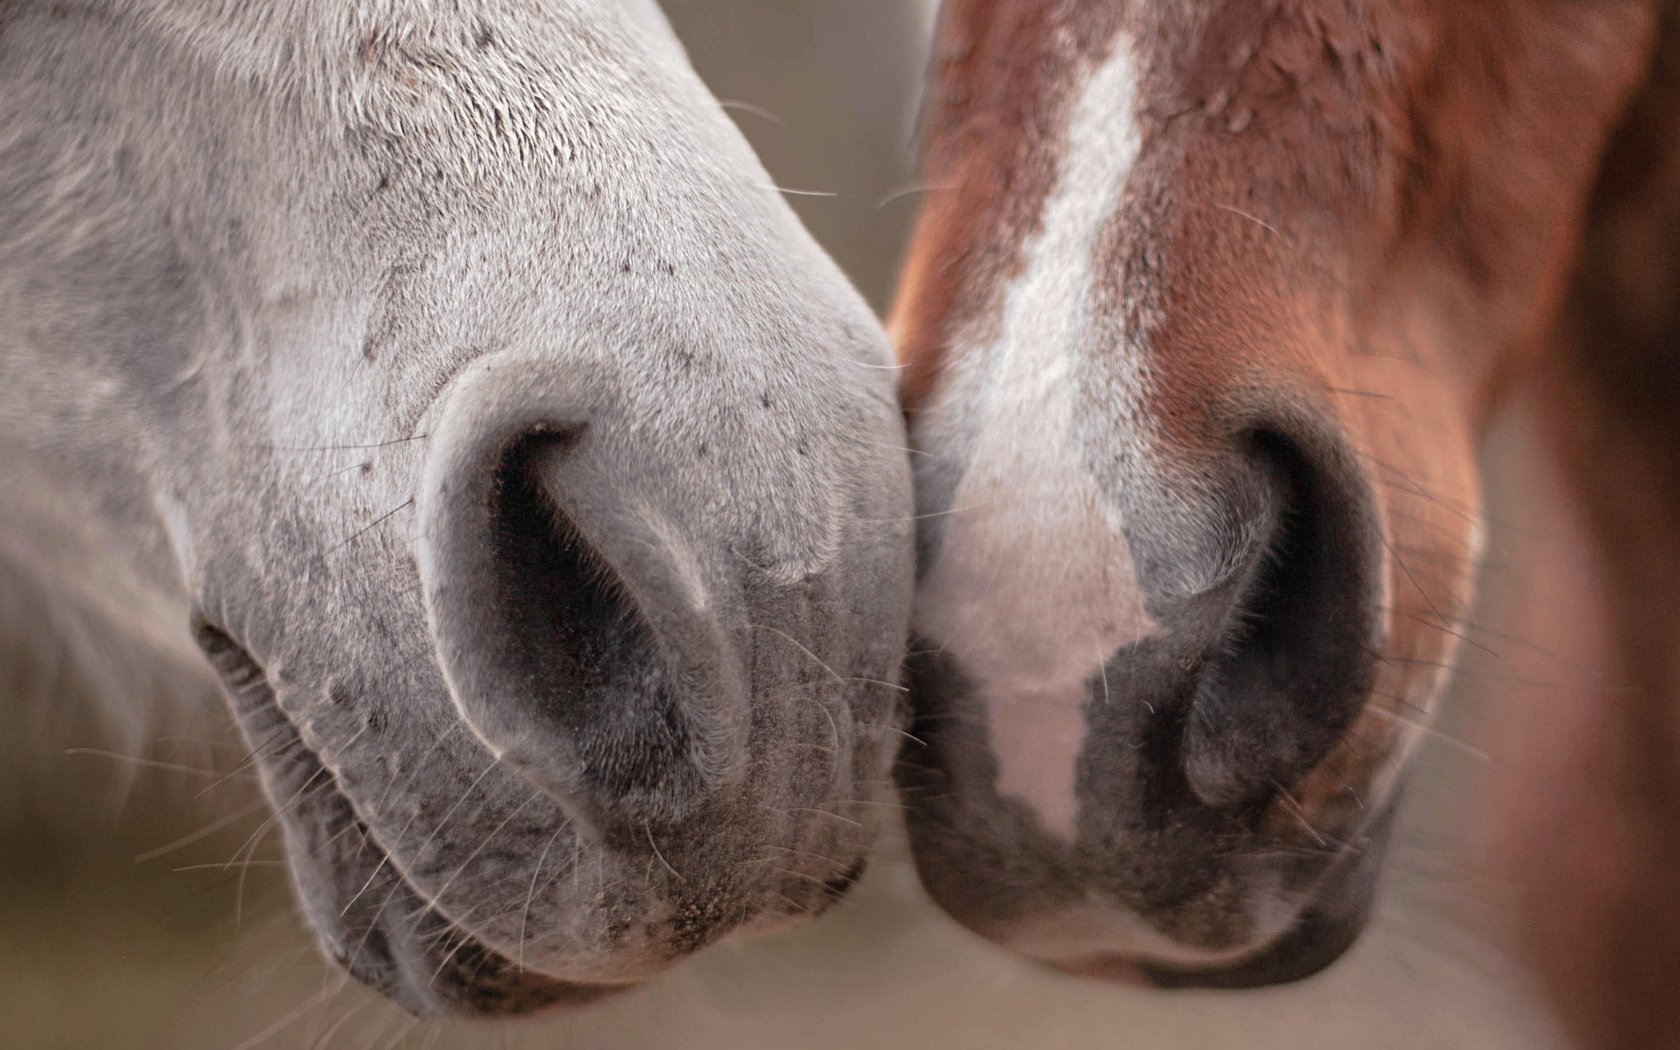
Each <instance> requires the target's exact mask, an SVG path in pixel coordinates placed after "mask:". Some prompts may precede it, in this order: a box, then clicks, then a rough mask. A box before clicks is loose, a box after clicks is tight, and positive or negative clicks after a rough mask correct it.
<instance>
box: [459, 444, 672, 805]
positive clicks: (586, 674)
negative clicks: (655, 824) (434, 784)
mask: <svg viewBox="0 0 1680 1050" xmlns="http://www.w3.org/2000/svg"><path fill="white" fill-rule="evenodd" d="M576 440H578V438H577V435H575V434H538V435H535V436H532V437H528V438H526V439H524V440H523V441H520V442H518V443H517V444H515V445H514V446H513V447H512V448H511V449H510V450H509V451H508V453H507V454H506V455H505V457H504V458H503V460H502V462H501V463H500V464H499V466H498V467H497V468H496V473H495V481H494V487H493V490H492V501H493V503H492V506H491V508H490V510H491V513H490V519H489V522H488V528H489V535H488V536H486V537H484V540H485V541H486V542H487V543H488V545H489V553H490V558H489V561H488V567H489V570H490V573H491V583H492V588H491V590H490V591H489V593H488V596H489V597H490V601H489V602H488V603H487V604H486V605H485V606H484V607H483V608H482V609H481V610H479V615H480V616H481V617H482V627H483V628H484V629H485V633H486V636H487V637H485V638H484V639H483V640H482V641H483V643H484V644H486V645H489V646H492V647H494V648H495V649H497V650H499V656H498V663H499V665H500V667H499V669H500V671H501V672H502V673H503V674H504V675H509V676H511V678H510V679H508V680H505V681H503V682H502V683H499V684H500V685H501V689H502V690H507V689H508V687H509V686H514V685H515V684H517V686H518V687H519V688H518V691H517V693H514V694H511V695H510V694H509V693H508V692H505V691H500V692H498V693H497V694H495V695H493V696H491V697H486V698H485V702H486V703H487V704H496V705H497V706H498V708H499V710H497V711H496V712H495V713H494V714H491V715H490V716H489V717H487V718H485V719H484V720H485V721H486V722H487V723H489V722H497V723H503V724H506V725H507V726H508V728H509V730H511V731H510V732H508V733H507V734H506V737H507V740H508V743H507V744H506V746H507V747H508V749H509V750H508V751H505V752H504V755H503V757H504V758H506V759H508V760H510V761H513V762H515V763H516V764H518V765H521V766H522V767H524V769H525V771H526V772H527V773H528V774H529V775H532V776H533V777H534V778H535V779H537V780H538V781H539V782H542V783H544V784H545V785H546V786H549V787H551V788H554V789H555V790H557V791H558V792H561V793H564V794H568V795H573V796H580V795H586V796H597V795H598V796H601V797H602V798H604V799H605V798H610V799H615V800H629V799H632V798H639V797H640V798H646V797H648V796H650V795H653V794H658V793H660V792H661V791H663V792H664V794H665V795H666V798H665V799H664V800H663V801H664V802H665V803H671V802H674V801H675V799H674V797H673V789H674V788H675V787H676V785H674V784H670V783H666V781H667V780H668V779H669V778H670V777H671V776H672V774H673V773H675V774H677V775H678V777H679V778H680V777H681V776H682V771H683V770H684V767H685V765H686V761H685V760H686V758H687V756H688V753H689V750H690V748H691V747H692V746H693V741H692V740H691V736H690V735H691V731H692V728H693V727H692V725H691V723H690V721H689V719H687V718H686V717H685V715H684V712H683V700H682V697H681V695H680V690H681V689H682V686H683V683H681V681H680V680H679V675H680V673H681V672H680V671H679V669H678V668H676V667H674V666H673V663H672V660H671V659H669V656H670V655H672V654H668V653H665V652H662V651H661V646H660V643H659V640H658V639H657V638H656V637H655V635H654V632H653V629H652V627H651V625H650V623H649V622H648V618H647V616H646V614H645V613H644V610H643V608H642V607H641V604H640V602H639V601H638V599H637V597H636V596H635V595H634V594H633V593H632V592H631V590H630V588H629V585H628V583H627V581H626V580H625V578H624V576H623V575H622V574H620V573H619V572H618V571H617V570H615V569H614V568H613V567H612V566H611V565H609V564H608V562H607V561H606V559H605V558H604V557H603V556H602V555H601V553H600V552H599V551H598V550H597V549H596V548H595V547H594V546H593V545H592V544H591V543H590V542H589V540H588V539H587V538H585V537H584V535H583V534H582V532H581V531H580V530H579V528H578V527H577V525H576V523H575V522H574V521H573V520H572V518H571V517H570V516H569V515H568V513H567V511H566V509H565V507H564V506H563V505H562V504H561V503H560V501H559V498H558V496H557V494H556V493H555V492H554V491H553V490H552V488H551V486H550V485H549V484H548V480H547V478H548V476H549V475H552V474H553V473H554V471H555V469H556V467H557V465H558V463H559V461H560V460H561V459H563V458H564V457H565V456H566V455H567V454H568V451H569V449H570V446H571V445H572V443H573V442H574V441H576ZM498 701H501V703H499V704H498ZM516 741H517V742H516ZM562 755H564V756H566V757H567V758H569V759H570V760H571V763H575V766H572V765H571V764H570V763H568V762H566V761H564V760H561V756H562ZM694 787H697V785H692V784H689V785H684V788H685V790H686V789H690V788H694Z"/></svg>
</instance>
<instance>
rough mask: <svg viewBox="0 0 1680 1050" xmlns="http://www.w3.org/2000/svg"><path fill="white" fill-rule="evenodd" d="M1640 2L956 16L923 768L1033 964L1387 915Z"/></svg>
mask: <svg viewBox="0 0 1680 1050" xmlns="http://www.w3.org/2000/svg"><path fill="white" fill-rule="evenodd" d="M1647 22H1648V19H1647V17H1646V16H1645V15H1644V14H1642V13H1641V12H1640V11H1639V9H1638V7H1637V6H1636V5H1619V6H1618V5H1594V6H1590V7H1589V6H1584V5H1549V4H1528V3H1515V2H1513V3H1501V4H1494V5H1485V6H1482V7H1477V8H1476V10H1474V11H1471V10H1469V9H1467V8H1464V7H1463V6H1462V5H1451V4H1432V3H1423V2H1416V3H1412V2H1399V0H1396V2H1390V3H1380V4H1368V5H1345V4H1339V3H1329V2H1324V3H1319V2H1302V3H1290V4H1270V5H1255V4H1226V3H1217V2H1198V3H1189V4H1176V5H1149V4H1123V3H1122V4H1110V3H1103V4H1099V3H1094V2H1079V0H1071V2H1050V0H1046V2H1043V3H1036V2H1035V3H1024V4H1018V5H993V4H984V3H978V2H975V3H963V2H956V3H953V4H950V5H948V7H947V8H946V12H945V16H944V23H943V25H942V28H941V41H940V44H939V45H938V46H939V48H940V55H939V58H938V59H937V61H936V67H935V74H934V75H935V83H934V87H933V95H932V103H931V106H930V109H929V111H928V113H927V114H926V116H925V121H926V124H927V127H928V132H929V135H928V140H927V143H926V150H927V152H926V157H925V165H926V172H925V174H926V181H927V183H928V184H929V185H930V186H931V187H932V189H931V190H930V193H929V198H928V203H927V204H926V206H925V211H924V213H923V215H922V217H921V219H920V224H919V226H918V228H917V232H916V235H915V238H914V240H913V243H912V248H911V254H910V260H909V264H908V266H907V269H906V273H905V275H904V279H903V283H902V285H901V289H900V299H899V302H898V304H897V307H896V310H895V315H894V319H893V322H892V325H891V327H892V328H893V330H894V335H895V337H896V338H897V339H898V341H899V344H900V351H901V356H902V358H903V361H904V365H905V369H906V374H905V384H906V385H905V395H906V401H907V407H908V408H909V410H910V413H911V416H910V418H911V429H912V443H913V447H914V449H915V450H916V452H917V453H918V454H917V455H916V457H915V461H914V465H915V470H916V473H917V486H918V489H917V491H918V504H919V505H918V508H917V509H918V521H919V523H920V526H919V527H920V543H919V546H920V557H921V564H920V570H919V583H918V591H917V598H916V607H915V612H914V617H913V631H914V635H915V638H916V640H915V641H913V643H912V651H913V653H915V654H917V655H914V656H913V657H912V661H911V670H910V682H911V685H912V689H913V702H914V705H915V708H916V711H917V715H916V722H915V727H914V733H915V736H916V737H917V738H918V740H920V741H922V742H923V743H922V746H920V747H918V746H911V747H909V748H907V749H906V752H905V754H904V755H903V757H902V759H901V761H900V765H899V768H898V778H899V781H900V784H901V786H902V788H903V790H904V792H905V795H906V799H905V800H906V802H907V804H908V806H909V813H910V817H909V824H910V830H911V835H912V842H913V846H914V849H915V854H916V860H917V863H918V867H919V869H920V872H921V875H922V879H923V882H924V884H925V885H926V886H927V888H928V889H929V891H930V892H931V893H932V895H933V896H934V898H935V899H936V900H938V901H939V902H940V903H941V904H942V905H943V906H944V907H945V908H946V909H947V910H949V911H950V912H951V913H952V914H953V915H954V916H956V917H957V918H958V919H960V920H961V921H963V922H964V923H966V924H968V925H969V926H971V927H972V928H974V929H976V930H978V931H979V932H981V933H983V934H985V935H986V936H988V937H991V938H993V939H995V940H997V941H999V942H1001V943H1003V944H1006V945H1008V946H1010V947H1012V948H1014V949H1016V950H1018V951H1020V952H1022V953H1024V954H1027V955H1030V956H1033V957H1035V958H1039V959H1042V960H1045V961H1048V962H1051V963H1054V964H1056V965H1059V966H1062V967H1065V968H1068V969H1071V970H1076V971H1079V972H1084V973H1091V974H1106V975H1114V976H1132V975H1134V974H1136V972H1137V968H1138V967H1139V965H1141V967H1142V969H1143V971H1144V972H1145V974H1146V975H1147V976H1149V977H1151V978H1153V979H1154V980H1155V981H1156V982H1157V983H1161V984H1167V985H1178V984H1190V985H1209V986H1243V985H1253V984H1263V983H1271V982H1277V981H1283V980H1289V979H1293V978H1297V977H1301V976H1305V975H1307V974H1310V973H1312V972H1314V971H1316V970H1317V969H1319V968H1321V967H1322V966H1324V965H1326V964H1328V963H1329V962H1330V961H1332V960H1334V959H1335V958H1336V957H1338V956H1339V955H1340V954H1341V953H1342V951H1343V950H1344V949H1345V948H1346V947H1347V946H1348V945H1349V944H1351V943H1352V941H1353V940H1354V939H1355V937H1356V936H1357V934H1358V932H1359V931H1360V929H1361V928H1362V927H1363V925H1364V923H1365V921H1366V918H1367V916H1368V914H1369V912H1370V909H1371V905H1372V895H1373V888H1374V885H1375V877H1376V874H1377V872H1378V870H1379V868H1380V862H1381V857H1382V853H1383V843H1384V840H1385V836H1386V832H1387V828H1388V825H1389V822H1390V819H1391V815H1392V813H1393V810H1394V806H1395V801H1396V796H1397V794H1398V790H1399V785H1400V784H1401V782H1402V780H1403V775H1404V770H1405V767H1406V764H1407V757H1408V755H1409V753H1410V751H1411V750H1412V747H1413V745H1414V743H1415V741H1416V740H1417V739H1418V737H1419V734H1420V733H1422V732H1423V731H1424V723H1425V722H1426V721H1427V719H1428V717H1429V713H1430V710H1431V708H1432V706H1433V704H1434V701H1435V697H1436V696H1437V694H1438V693H1439V691H1440V688H1441V685H1442V683H1443V679H1444V677H1445V673H1446V670H1447V668H1448V667H1449V665H1450V662H1451V660H1452V656H1453V653H1454V648H1455V646H1456V645H1457V644H1458V642H1459V641H1460V639H1461V637H1462V636H1463V634H1464V632H1465V631H1466V630H1467V629H1468V628H1466V626H1465V624H1464V617H1465V613H1466V609H1467V607H1468V602H1469V600H1470V597H1471V589H1472V582H1473V581H1472V576H1473V571H1474V567H1475V564H1476V559H1477V556H1478V551H1479V526H1478V522H1479V513H1480V511H1479V502H1478V483H1477V475H1476V470H1475V465H1474V459H1473V439H1474V433H1473V432H1474V424H1475V417H1476V416H1477V413H1478V406H1479V403H1480V400H1481V399H1482V398H1483V397H1484V396H1485V394H1486V388H1487V385H1488V380H1489V377H1490V376H1491V375H1492V373H1493V371H1494V369H1493V364H1494V362H1495V361H1496V360H1499V359H1501V358H1502V357H1504V358H1508V355H1510V354H1511V353H1512V352H1513V351H1515V350H1517V349H1520V348H1521V346H1522V345H1523V343H1524V342H1525V340H1530V339H1532V338H1533V337H1534V336H1535V335H1536V334H1537V333H1538V332H1539V331H1540V328H1541V326H1542V325H1543V324H1544V322H1545V321H1546V320H1547V318H1548V317H1549V315H1550V313H1551V310H1552V300H1553V299H1554V298H1555V295H1556V292H1557V289H1558V286H1559V284H1560V283H1561V278H1562V276H1563V274H1564V272H1565V270H1566V267H1567V263H1568V261H1569V258H1570V251H1571V249H1572V247H1573V244H1574V240H1575V231H1576V227H1577V225H1578V223H1579V214H1580V212H1581V210H1582V203H1583V199H1584V197H1585V195H1586V192H1587V189H1588V188H1589V186H1590V183H1591V179H1592V176H1593V175H1594V164H1595V161H1596V156H1597V153H1598V151H1599V149H1600V148H1601V146H1602V143H1603V141H1604V139H1605V136H1606V133H1607V130H1608V128H1609V127H1610V125H1611V124H1612V123H1613V121H1614V119H1615V116H1616V113H1617V108H1618V106H1619V105H1620V103H1621V100H1622V99H1623V98H1624V97H1625V95H1626V93H1627V91H1628V90H1629V88H1630V85H1631V84H1632V83H1633V82H1634V81H1635V79H1636V77H1637V75H1638V72H1639V70H1638V64H1639V59H1638V53H1639V49H1640V47H1641V44H1640V41H1641V40H1642V39H1643V37H1644V34H1645V33H1646V32H1647V31H1648V25H1647Z"/></svg>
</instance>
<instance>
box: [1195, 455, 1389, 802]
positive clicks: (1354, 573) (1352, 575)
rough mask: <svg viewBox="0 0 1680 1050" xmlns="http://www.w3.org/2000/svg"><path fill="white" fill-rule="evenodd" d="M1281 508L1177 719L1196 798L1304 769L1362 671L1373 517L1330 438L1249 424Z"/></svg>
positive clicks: (1249, 790) (1348, 705)
mask: <svg viewBox="0 0 1680 1050" xmlns="http://www.w3.org/2000/svg"><path fill="white" fill-rule="evenodd" d="M1248 443H1249V448H1250V452H1251V456H1252V459H1253V461H1254V462H1255V464H1256V465H1257V466H1258V467H1259V469H1261V470H1262V471H1264V472H1265V473H1266V474H1267V475H1268V476H1269V477H1270V478H1271V479H1272V484H1273V491H1274V493H1275V497H1276V499H1277V500H1278V501H1279V503H1280V506H1279V508H1278V510H1277V514H1276V522H1277V525H1276V527H1275V531H1274V534H1273V535H1272V537H1271V538H1270V542H1269V543H1268V544H1266V545H1265V547H1264V548H1263V549H1262V550H1261V551H1260V552H1259V553H1258V555H1257V557H1256V563H1255V564H1254V565H1252V566H1251V567H1250V569H1249V571H1248V574H1247V578H1246V581H1245V582H1244V583H1243V584H1242V585H1241V587H1240V589H1239V591H1238V596H1237V598H1236V601H1235V604H1234V605H1233V606H1232V607H1231V609H1230V612H1229V613H1228V615H1227V617H1226V619H1225V625H1224V628H1223V634H1222V636H1221V637H1220V638H1219V639H1218V640H1217V641H1216V642H1215V643H1214V646H1213V649H1212V651H1211V652H1210V654H1209V657H1208V659H1207V662H1206V665H1205V667H1204V668H1203V671H1202V674H1201V677H1200V682H1199V684H1198V686H1197V689H1196V692H1195V695H1194V698H1193V700H1192V703H1191V708H1190V712H1189V718H1188V720H1187V722H1186V724H1185V727H1184V740H1183V754H1182V760H1183V764H1184V773H1185V777H1186V778H1187V780H1188V782H1189V785H1190V788H1191V789H1192V790H1193V791H1194V792H1195V794H1196V796H1197V797H1198V798H1199V799H1201V800H1202V801H1203V802H1204V803H1207V804H1209V805H1230V804H1235V803H1241V802H1245V801H1251V800H1254V799H1256V798H1260V797H1264V796H1266V795H1269V794H1271V793H1272V792H1275V791H1276V790H1277V789H1278V787H1279V785H1283V784H1287V783H1290V782H1292V781H1293V780H1295V779H1297V778H1298V777H1300V776H1301V775H1302V774H1304V773H1306V772H1307V771H1308V770H1309V769H1311V768H1312V767H1313V766H1314V765H1316V764H1317V762H1318V761H1319V760H1320V759H1322V758H1323V757H1324V755H1325V754H1326V753H1327V752H1328V751H1329V750H1330V748H1331V747H1332V746H1333V745H1334V744H1335V742H1336V741H1337V740H1338V739H1339V738H1340V737H1341V735H1342V734H1343V733H1344V732H1345V731H1346V730H1347V728H1348V726H1349V725H1350V724H1351V722H1352V721H1353V719H1354V717H1355V716H1356V715H1357V714H1358V712H1359V710H1360V708H1361V706H1362V705H1363V703H1364V700H1365V697H1366V695H1367V694H1368V692H1369V690H1370V688H1371V685H1372V679H1373V677H1374V674H1375V662H1376V644H1375V635H1376V632H1377V630H1378V625H1379V623H1380V616H1379V609H1378V608H1377V604H1378V601H1379V598H1378V587H1377V564H1378V559H1377V557H1376V547H1377V546H1378V540H1377V537H1376V534H1375V532H1374V530H1375V528H1376V525H1375V523H1374V521H1373V519H1372V517H1371V515H1370V513H1369V512H1368V509H1367V500H1366V494H1365V489H1364V486H1363V485H1362V484H1361V483H1360V482H1359V481H1358V473H1357V471H1356V470H1354V469H1352V467H1351V464H1349V463H1347V462H1346V455H1345V453H1342V452H1341V451H1340V449H1339V448H1338V447H1337V446H1336V445H1335V444H1334V442H1332V441H1322V440H1319V441H1310V442H1308V441H1295V440H1292V439H1291V438H1289V437H1287V436H1284V435H1282V434H1280V433H1277V432H1275V431H1261V432H1256V433H1253V434H1252V435H1251V436H1250V437H1249V439H1248Z"/></svg>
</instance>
